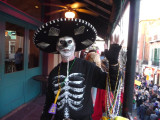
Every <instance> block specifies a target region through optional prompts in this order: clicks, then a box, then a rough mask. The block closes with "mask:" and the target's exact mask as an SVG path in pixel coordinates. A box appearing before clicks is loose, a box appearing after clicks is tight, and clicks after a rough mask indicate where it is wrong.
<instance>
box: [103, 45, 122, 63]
mask: <svg viewBox="0 0 160 120" xmlns="http://www.w3.org/2000/svg"><path fill="white" fill-rule="evenodd" d="M121 47H122V46H120V45H119V44H111V47H110V49H109V51H108V50H107V49H106V50H105V56H106V58H107V59H108V61H109V64H117V63H118V56H119V51H120V50H121Z"/></svg>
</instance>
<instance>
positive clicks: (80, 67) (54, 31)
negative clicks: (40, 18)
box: [33, 18, 121, 120]
mask: <svg viewBox="0 0 160 120" xmlns="http://www.w3.org/2000/svg"><path fill="white" fill-rule="evenodd" d="M96 35H97V33H96V29H95V28H94V26H93V25H91V24H90V23H88V22H87V21H85V20H82V19H77V18H75V19H67V18H60V19H56V20H52V21H49V22H47V23H45V24H44V25H42V26H41V27H39V28H38V29H37V31H36V32H35V35H34V38H33V40H34V43H35V45H36V46H37V47H38V48H39V49H40V50H42V51H44V52H47V53H54V54H57V53H60V54H61V57H62V62H61V63H60V64H58V65H57V66H56V67H55V68H54V69H53V70H52V71H51V72H50V74H49V78H48V89H47V94H46V101H45V105H44V109H43V113H42V116H41V120H51V119H52V118H53V117H52V116H53V114H55V115H54V120H91V119H92V118H91V115H92V113H93V102H92V97H91V88H92V87H97V88H101V89H105V87H106V77H107V75H109V76H110V79H111V83H110V84H111V88H112V89H113V90H114V86H115V81H116V79H117V74H118V68H119V67H118V54H119V51H120V49H121V46H120V45H118V44H113V45H111V47H110V49H109V51H106V57H107V59H108V60H109V63H110V67H109V70H110V72H109V74H108V73H106V72H102V71H101V69H100V68H99V67H97V66H96V65H95V64H93V63H90V62H89V61H86V60H84V59H80V58H77V57H75V56H74V52H75V51H80V50H83V49H86V48H87V47H89V46H90V45H92V44H93V43H94V41H95V39H96ZM53 103H54V104H53Z"/></svg>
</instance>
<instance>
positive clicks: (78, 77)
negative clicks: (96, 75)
mask: <svg viewBox="0 0 160 120" xmlns="http://www.w3.org/2000/svg"><path fill="white" fill-rule="evenodd" d="M84 80H85V79H84V75H83V74H81V73H72V74H70V75H69V76H68V77H67V78H66V76H64V75H59V83H58V76H56V77H54V78H53V83H52V84H53V88H54V89H53V90H54V94H55V96H56V94H57V91H58V89H59V84H61V83H63V82H64V86H62V88H61V93H60V95H59V97H58V100H57V110H58V111H59V110H61V109H64V118H69V117H70V111H69V108H71V109H73V110H75V111H79V110H80V109H81V108H82V107H83V105H82V102H83V100H84V98H83V96H84V90H85V87H86V86H85V85H84Z"/></svg>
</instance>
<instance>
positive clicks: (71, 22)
mask: <svg viewBox="0 0 160 120" xmlns="http://www.w3.org/2000/svg"><path fill="white" fill-rule="evenodd" d="M96 35H97V32H96V29H95V28H94V26H93V25H91V24H90V23H89V22H87V21H85V20H82V19H77V18H75V19H74V18H73V19H67V18H60V19H56V20H52V21H49V22H47V23H45V24H43V25H42V26H40V27H39V28H38V29H37V30H36V32H35V34H34V37H33V41H34V43H35V45H36V46H37V47H38V48H39V49H40V50H42V51H44V52H47V53H58V52H57V50H56V44H57V42H58V40H59V38H61V37H64V36H70V37H73V39H74V40H75V43H76V51H80V50H83V49H86V48H87V47H89V46H90V45H92V44H93V43H94V42H95V40H96Z"/></svg>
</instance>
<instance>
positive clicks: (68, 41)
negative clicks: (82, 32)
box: [57, 36, 75, 58]
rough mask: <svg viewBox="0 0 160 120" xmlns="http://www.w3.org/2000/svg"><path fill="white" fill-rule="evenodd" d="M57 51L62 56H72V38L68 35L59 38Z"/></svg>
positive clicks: (73, 44)
mask: <svg viewBox="0 0 160 120" xmlns="http://www.w3.org/2000/svg"><path fill="white" fill-rule="evenodd" d="M57 51H59V52H60V54H61V55H62V57H64V58H70V57H72V56H73V55H74V52H75V42H74V40H73V38H72V37H68V36H65V37H61V38H59V40H58V43H57Z"/></svg>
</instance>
